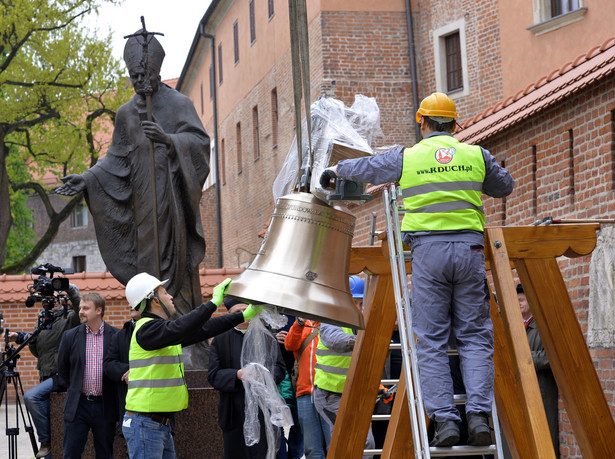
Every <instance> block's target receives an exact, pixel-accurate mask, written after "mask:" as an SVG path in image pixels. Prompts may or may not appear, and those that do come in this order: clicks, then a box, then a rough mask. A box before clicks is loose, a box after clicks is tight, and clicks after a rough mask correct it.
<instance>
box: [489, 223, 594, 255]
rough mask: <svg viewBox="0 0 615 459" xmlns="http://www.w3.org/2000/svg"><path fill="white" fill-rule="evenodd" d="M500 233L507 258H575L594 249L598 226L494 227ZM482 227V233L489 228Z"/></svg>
mask: <svg viewBox="0 0 615 459" xmlns="http://www.w3.org/2000/svg"><path fill="white" fill-rule="evenodd" d="M496 228H498V229H500V230H501V231H502V233H503V235H504V236H503V238H504V239H505V240H506V246H507V247H508V256H509V258H510V259H512V260H515V259H517V258H551V257H559V256H567V257H569V258H575V257H579V256H583V255H587V254H589V253H591V252H592V250H594V248H595V247H596V231H598V230H599V229H600V225H597V224H585V225H562V226H508V227H496ZM496 228H485V234H486V233H487V231H488V230H490V229H496Z"/></svg>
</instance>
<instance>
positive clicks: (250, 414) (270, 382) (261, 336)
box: [241, 307, 293, 459]
mask: <svg viewBox="0 0 615 459" xmlns="http://www.w3.org/2000/svg"><path fill="white" fill-rule="evenodd" d="M259 319H262V320H259ZM287 320H288V318H287V317H285V316H283V315H281V314H279V313H277V311H276V310H275V308H273V307H271V308H269V307H266V308H265V309H263V310H262V311H261V312H260V313H259V315H258V316H257V317H255V318H254V319H252V320H251V321H250V325H249V326H248V330H247V331H246V334H245V336H244V340H243V347H242V350H241V369H242V378H241V382H242V383H243V387H244V389H245V410H246V417H245V422H244V425H243V433H244V438H245V441H246V445H248V446H252V445H255V444H257V443H258V442H259V441H263V439H261V425H260V421H259V419H258V413H259V411H262V413H263V419H264V421H265V433H266V439H267V458H268V459H274V458H275V456H276V452H277V449H278V445H279V442H280V438H279V436H280V429H279V428H281V427H289V426H292V425H293V418H292V415H291V413H290V409H289V408H288V406H286V402H285V401H284V399H283V398H282V396H281V395H280V393H279V392H278V388H277V384H276V383H275V380H274V371H275V366H276V362H277V355H278V354H277V353H278V352H279V349H278V342H277V341H276V339H275V337H274V336H273V335H272V334H271V332H270V331H269V330H267V328H266V327H265V323H264V322H266V323H267V324H268V325H269V326H271V327H272V328H275V329H278V328H282V327H283V326H284V325H285V324H286V321H287Z"/></svg>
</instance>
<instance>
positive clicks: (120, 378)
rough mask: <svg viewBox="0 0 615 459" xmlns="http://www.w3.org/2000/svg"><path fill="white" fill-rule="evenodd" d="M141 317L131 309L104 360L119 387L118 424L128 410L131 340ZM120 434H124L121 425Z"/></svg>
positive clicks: (104, 369) (110, 377) (105, 368)
mask: <svg viewBox="0 0 615 459" xmlns="http://www.w3.org/2000/svg"><path fill="white" fill-rule="evenodd" d="M140 318H141V313H140V312H139V311H137V310H136V309H131V310H130V320H129V321H127V322H125V323H124V326H123V327H122V329H121V330H120V331H119V332H118V333H116V334H115V335H113V339H112V340H111V346H110V347H109V353H108V354H107V356H106V357H105V359H104V360H103V371H104V372H105V375H106V376H107V377H108V378H109V379H111V380H112V381H114V382H115V385H116V388H117V402H118V403H117V406H118V426H121V425H122V418H123V417H124V412H125V411H126V392H128V376H129V374H130V365H129V362H128V351H129V350H130V340H131V338H132V333H133V331H134V329H135V323H136V322H137V320H139V319H140ZM119 434H120V435H121V436H124V434H123V433H122V429H121V427H120V428H119Z"/></svg>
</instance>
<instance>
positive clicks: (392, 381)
mask: <svg viewBox="0 0 615 459" xmlns="http://www.w3.org/2000/svg"><path fill="white" fill-rule="evenodd" d="M380 384H382V385H383V386H392V385H393V384H399V379H382V380H380Z"/></svg>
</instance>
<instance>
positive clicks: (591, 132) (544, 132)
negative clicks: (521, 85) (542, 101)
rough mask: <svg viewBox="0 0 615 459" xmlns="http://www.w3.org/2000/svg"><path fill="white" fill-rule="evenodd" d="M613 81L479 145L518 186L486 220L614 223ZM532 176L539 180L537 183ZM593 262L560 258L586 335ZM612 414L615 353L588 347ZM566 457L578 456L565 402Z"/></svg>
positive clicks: (490, 204) (492, 205)
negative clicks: (561, 219) (502, 164)
mask: <svg viewBox="0 0 615 459" xmlns="http://www.w3.org/2000/svg"><path fill="white" fill-rule="evenodd" d="M614 100H615V82H614V81H613V79H612V78H606V79H604V80H603V81H602V82H599V83H596V84H594V85H592V86H590V87H589V88H587V89H585V90H583V91H581V92H579V93H577V94H576V95H574V96H573V97H570V98H568V99H567V100H564V101H562V102H561V103H559V104H558V105H556V106H554V107H552V108H550V109H547V110H545V111H543V112H541V113H539V114H538V115H536V116H534V117H532V118H531V119H528V120H527V121H525V122H523V123H520V124H517V125H515V126H514V127H512V128H510V129H507V130H505V131H503V132H502V133H500V134H499V135H497V136H495V137H493V138H490V139H488V141H484V142H482V146H483V147H485V148H488V149H489V150H490V151H492V152H493V153H494V154H496V157H497V158H498V160H499V161H504V162H505V164H506V167H507V168H508V169H509V170H510V172H511V174H512V175H513V177H515V180H516V186H515V189H514V191H513V193H512V194H511V195H510V196H509V197H508V198H507V199H506V201H505V205H504V204H503V203H502V202H500V203H497V202H496V201H497V200H494V199H491V198H488V199H486V200H485V206H486V208H487V209H488V212H489V217H488V222H490V223H491V224H493V223H494V222H498V223H496V224H506V225H528V224H531V223H532V222H533V221H535V220H536V219H538V218H542V217H545V216H548V215H552V216H553V217H554V218H558V217H564V218H572V219H578V218H612V216H613V215H614V213H615V196H614V194H613V190H614V181H613V177H614V176H615V129H614V126H615V123H614V116H613V114H614V110H615V102H613V101H614ZM534 177H535V179H534ZM590 260H591V256H584V257H580V258H564V257H562V258H561V259H559V265H560V270H561V272H562V275H563V277H564V280H565V281H566V285H567V288H568V293H569V294H570V297H571V300H572V303H573V306H574V308H575V310H576V313H577V317H578V320H579V324H580V326H581V330H582V331H583V333H584V335H585V337H586V338H587V334H588V321H587V317H588V309H589V307H590V304H589V264H590ZM590 354H591V356H592V359H593V361H594V364H595V367H596V370H597V373H598V377H599V378H600V381H601V383H602V388H603V390H604V392H605V396H606V399H607V402H608V403H609V405H610V407H611V413H612V414H613V415H615V364H614V362H615V348H591V349H590ZM560 408H561V411H560V432H561V433H560V442H561V451H560V452H561V454H562V457H566V458H580V457H581V453H580V451H579V449H578V447H577V445H576V442H575V440H574V434H573V432H572V427H571V425H570V421H569V419H568V417H567V415H566V413H565V410H564V409H563V408H564V405H563V403H561V402H560Z"/></svg>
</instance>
